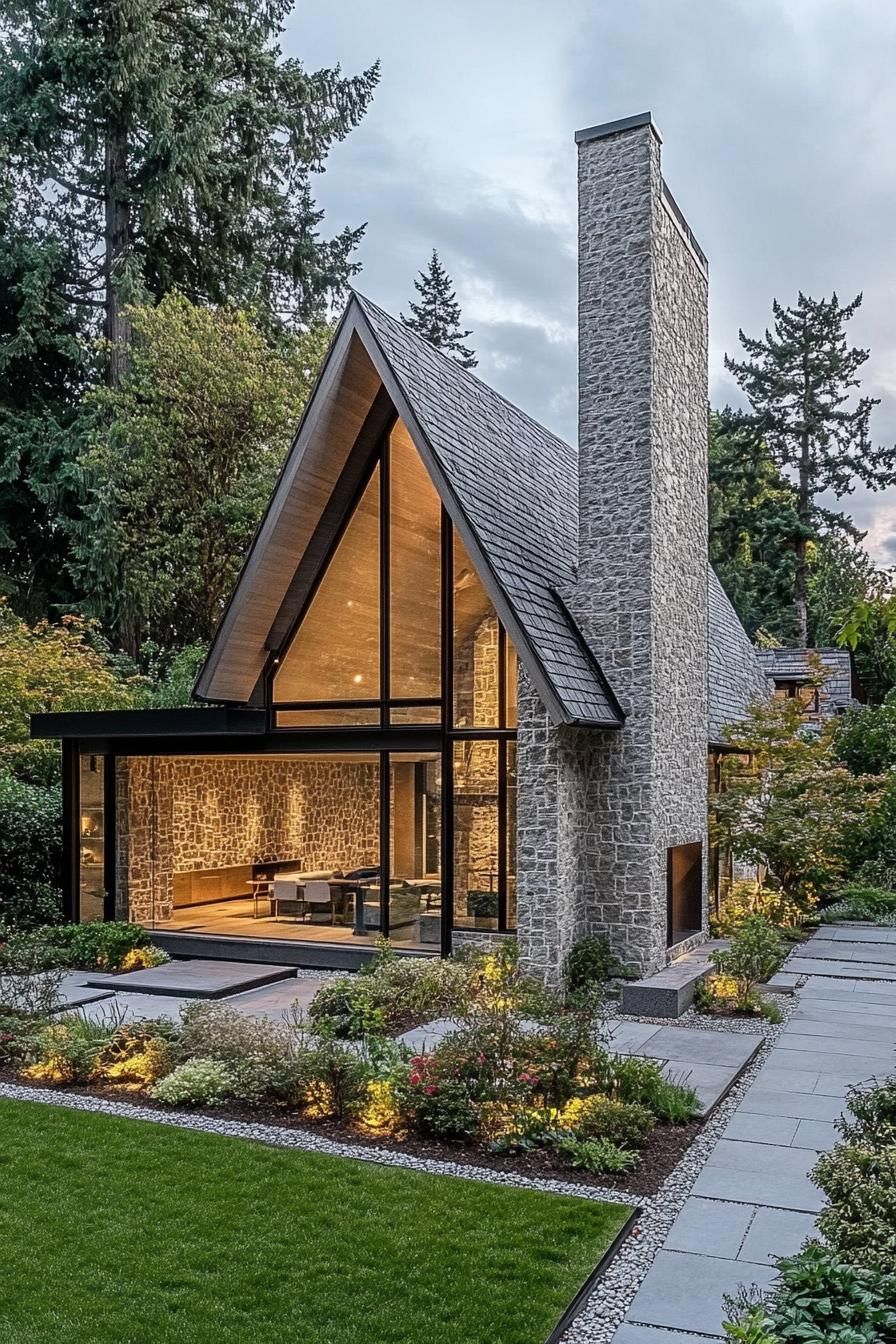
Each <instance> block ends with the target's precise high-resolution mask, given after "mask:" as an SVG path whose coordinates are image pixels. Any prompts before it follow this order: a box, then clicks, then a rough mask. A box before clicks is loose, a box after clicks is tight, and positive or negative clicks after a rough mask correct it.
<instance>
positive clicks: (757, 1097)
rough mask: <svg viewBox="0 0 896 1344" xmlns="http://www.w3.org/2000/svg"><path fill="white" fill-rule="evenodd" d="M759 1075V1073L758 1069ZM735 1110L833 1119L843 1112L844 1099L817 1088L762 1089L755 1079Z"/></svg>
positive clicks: (740, 1112)
mask: <svg viewBox="0 0 896 1344" xmlns="http://www.w3.org/2000/svg"><path fill="white" fill-rule="evenodd" d="M759 1077H760V1078H761V1077H762V1074H761V1073H760V1075H759ZM757 1081H758V1080H757ZM737 1114H738V1115H744V1114H752V1115H783V1116H788V1117H790V1118H794V1119H797V1120H827V1121H833V1120H837V1119H838V1118H839V1117H840V1116H841V1115H842V1114H843V1102H842V1101H841V1100H840V1098H838V1097H822V1096H819V1095H818V1093H817V1092H775V1091H773V1090H772V1089H770V1088H769V1089H768V1090H765V1089H763V1088H758V1087H757V1086H756V1084H755V1083H754V1085H753V1086H752V1087H751V1088H750V1090H749V1091H748V1092H747V1095H746V1096H745V1097H744V1099H743V1101H742V1102H741V1103H740V1106H739V1107H738V1108H737Z"/></svg>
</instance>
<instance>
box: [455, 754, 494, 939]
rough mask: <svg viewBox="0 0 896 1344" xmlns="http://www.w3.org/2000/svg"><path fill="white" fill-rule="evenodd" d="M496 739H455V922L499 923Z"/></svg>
mask: <svg viewBox="0 0 896 1344" xmlns="http://www.w3.org/2000/svg"><path fill="white" fill-rule="evenodd" d="M498 750H499V744H498V743H497V742H472V741H470V742H456V743H455V744H454V924H455V927H457V928H485V929H496V928H497V927H498V845H499V835H498Z"/></svg>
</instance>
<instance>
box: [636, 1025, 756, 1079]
mask: <svg viewBox="0 0 896 1344" xmlns="http://www.w3.org/2000/svg"><path fill="white" fill-rule="evenodd" d="M764 1039H765V1038H764V1037H763V1036H762V1035H761V1034H760V1033H759V1032H740V1031H738V1032H734V1031H701V1030H700V1029H699V1028H694V1029H690V1030H689V1029H688V1028H687V1027H660V1028H659V1030H658V1031H657V1032H656V1034H655V1035H654V1036H651V1037H650V1039H649V1040H648V1041H647V1042H645V1044H644V1045H643V1046H641V1048H640V1049H639V1050H638V1051H637V1053H638V1054H639V1055H647V1056H648V1057H649V1058H651V1059H669V1060H672V1059H674V1060H677V1061H682V1062H688V1063H692V1064H714V1065H720V1066H722V1067H723V1068H724V1067H729V1068H740V1069H743V1068H745V1067H746V1065H747V1064H748V1063H749V1062H750V1060H751V1059H752V1058H753V1056H754V1055H755V1054H756V1052H757V1050H758V1049H759V1047H760V1046H761V1045H762V1042H763V1040H764Z"/></svg>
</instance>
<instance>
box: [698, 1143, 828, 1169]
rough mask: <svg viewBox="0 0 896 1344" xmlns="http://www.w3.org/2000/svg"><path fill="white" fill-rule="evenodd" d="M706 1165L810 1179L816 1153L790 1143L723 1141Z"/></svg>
mask: <svg viewBox="0 0 896 1344" xmlns="http://www.w3.org/2000/svg"><path fill="white" fill-rule="evenodd" d="M707 1166H710V1167H726V1168H730V1169H731V1170H733V1171H756V1172H760V1173H762V1174H767V1175H780V1176H787V1177H790V1176H807V1175H808V1174H809V1172H810V1171H811V1169H812V1167H814V1166H815V1154H814V1153H813V1152H811V1151H810V1150H808V1149H806V1148H791V1147H790V1145H789V1144H773V1143H748V1142H746V1141H745V1140H743V1139H725V1138H722V1139H719V1141H718V1143H717V1144H716V1146H715V1148H714V1149H713V1150H712V1152H711V1153H710V1155H709V1158H708V1159H707Z"/></svg>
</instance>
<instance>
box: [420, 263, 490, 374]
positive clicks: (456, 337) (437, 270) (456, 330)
mask: <svg viewBox="0 0 896 1344" xmlns="http://www.w3.org/2000/svg"><path fill="white" fill-rule="evenodd" d="M414 288H415V289H416V291H417V293H418V294H419V296H420V302H419V303H414V302H413V301H411V302H410V303H409V304H408V307H409V308H410V310H411V315H410V317H406V316H405V315H404V313H402V315H401V320H402V322H403V323H404V324H405V326H406V327H412V328H413V329H414V331H416V332H418V333H419V334H420V335H421V336H422V337H423V338H424V340H427V341H429V343H430V345H434V346H435V347H436V349H437V350H443V351H444V352H445V354H446V355H450V356H451V358H452V359H454V360H456V361H457V363H458V364H460V365H462V366H463V368H465V369H475V367H476V365H477V364H478V363H479V361H478V360H477V358H476V355H475V353H474V352H473V351H472V350H471V349H470V347H469V346H468V345H464V341H465V340H466V339H467V337H468V336H469V335H470V334H471V333H470V332H469V331H461V329H460V321H461V318H460V304H459V303H458V301H457V295H456V294H455V292H454V290H453V289H452V287H451V279H450V277H449V275H448V272H447V271H446V270H445V268H444V266H443V265H442V263H441V262H440V261H439V254H438V252H437V251H436V249H435V248H433V250H432V256H431V257H430V260H429V266H428V267H427V269H426V270H425V271H420V272H419V275H418V277H417V279H416V280H415V281H414Z"/></svg>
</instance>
